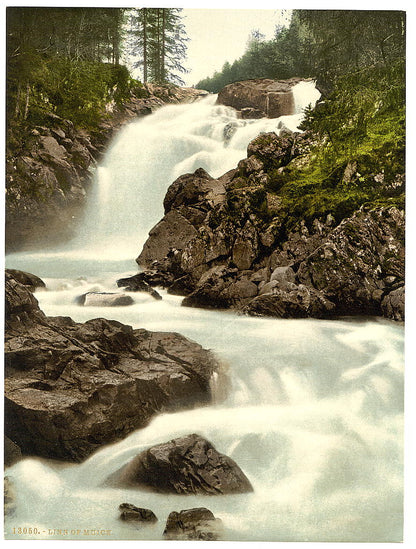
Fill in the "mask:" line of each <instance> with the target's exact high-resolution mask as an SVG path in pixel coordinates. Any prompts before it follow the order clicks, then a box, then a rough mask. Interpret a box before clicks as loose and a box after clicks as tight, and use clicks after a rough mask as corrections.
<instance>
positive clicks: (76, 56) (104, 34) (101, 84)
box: [7, 8, 137, 132]
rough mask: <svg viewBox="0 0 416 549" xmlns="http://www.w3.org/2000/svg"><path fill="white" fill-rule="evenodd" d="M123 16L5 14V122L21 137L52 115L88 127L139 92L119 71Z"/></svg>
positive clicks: (87, 11)
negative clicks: (110, 107)
mask: <svg viewBox="0 0 416 549" xmlns="http://www.w3.org/2000/svg"><path fill="white" fill-rule="evenodd" d="M123 21H124V19H123V10H121V9H119V8H115V9H98V8H8V9H7V119H8V124H9V128H12V129H13V131H14V132H16V131H17V132H22V131H24V129H25V128H31V127H33V126H34V125H39V124H42V123H44V121H45V120H46V119H47V117H48V115H49V114H50V113H53V114H55V115H58V116H61V117H64V118H69V119H70V120H71V121H73V122H74V123H75V124H77V125H79V126H84V127H90V126H93V125H94V124H96V123H97V121H98V120H99V118H100V117H101V116H102V115H103V112H104V107H105V105H106V104H107V103H109V102H110V101H115V102H116V103H117V102H120V101H122V100H123V99H125V98H126V97H128V95H129V93H130V91H131V89H132V87H134V86H137V83H136V82H134V81H133V80H132V79H131V78H130V75H129V72H128V70H127V69H126V68H125V67H123V66H121V65H119V60H120V54H121V40H122V25H123Z"/></svg>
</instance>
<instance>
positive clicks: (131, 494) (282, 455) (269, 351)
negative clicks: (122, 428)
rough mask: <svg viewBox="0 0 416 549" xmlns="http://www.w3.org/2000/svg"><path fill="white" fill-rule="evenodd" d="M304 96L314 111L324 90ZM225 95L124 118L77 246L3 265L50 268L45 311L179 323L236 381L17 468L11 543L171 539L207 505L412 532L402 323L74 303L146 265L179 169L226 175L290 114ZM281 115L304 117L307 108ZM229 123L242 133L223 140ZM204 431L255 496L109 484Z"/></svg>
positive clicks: (266, 530) (271, 525)
mask: <svg viewBox="0 0 416 549" xmlns="http://www.w3.org/2000/svg"><path fill="white" fill-rule="evenodd" d="M308 90H309V91H308ZM300 91H302V94H303V98H304V99H303V101H304V103H303V104H304V106H306V105H307V104H308V101H309V100H312V99H311V96H312V94H313V93H315V92H313V89H312V87H311V86H309V88H308V89H306V88H304V89H303V90H300ZM309 92H310V95H309V96H308V93H309ZM214 101H215V98H214V97H209V98H207V99H205V100H203V101H201V102H200V103H198V104H193V105H181V106H172V107H164V108H162V109H160V111H158V112H157V113H155V114H154V115H151V116H149V117H147V118H145V119H143V120H140V121H137V122H133V123H132V124H130V125H129V126H127V127H126V128H125V129H124V130H123V131H122V132H121V133H120V135H119V136H118V137H117V139H116V141H115V142H114V144H113V145H112V146H111V147H110V149H109V151H108V154H107V155H106V158H105V159H104V162H103V164H102V166H100V167H99V168H98V170H97V174H98V176H99V183H98V184H97V189H96V192H97V194H96V195H95V196H94V197H92V200H91V203H90V206H91V207H90V210H89V211H88V214H87V216H86V219H85V224H84V226H83V227H82V228H81V229H82V230H81V231H80V235H79V237H78V238H77V240H76V241H75V242H73V243H71V244H70V245H68V246H65V247H62V248H60V249H58V250H55V251H50V252H48V253H44V254H40V253H25V254H14V255H11V256H9V257H8V258H7V263H8V266H10V267H14V268H21V269H24V270H27V271H29V272H34V273H35V274H37V275H39V276H42V277H43V278H44V280H45V282H46V284H47V290H46V291H38V292H37V293H36V297H37V298H38V300H39V303H40V306H41V308H42V310H44V312H45V313H46V314H48V315H53V316H55V315H65V316H71V317H72V318H73V319H74V320H76V321H80V322H81V321H85V320H87V319H89V318H95V317H99V316H105V317H107V318H113V319H116V320H119V321H121V322H124V323H126V324H130V325H132V326H134V327H143V328H147V329H150V330H166V331H175V332H180V333H182V334H184V335H186V336H188V337H190V338H192V339H194V340H196V341H198V342H199V343H201V344H202V345H203V346H204V347H206V348H210V349H212V350H213V351H214V352H215V353H216V354H217V355H218V357H219V358H220V359H221V361H222V363H223V364H224V367H225V369H226V373H227V377H228V379H229V383H228V384H227V386H226V387H225V386H224V383H223V382H222V380H221V378H219V379H217V380H215V379H213V387H214V394H215V395H216V399H215V402H214V403H213V404H212V405H211V406H208V407H204V408H198V409H195V410H190V411H185V412H178V413H175V414H163V415H160V416H158V417H156V418H155V419H154V420H153V421H152V422H151V423H150V425H149V426H148V427H146V428H145V429H141V430H138V431H136V432H134V433H132V434H131V435H130V436H129V437H127V438H126V439H125V440H123V441H122V442H119V443H117V444H113V445H110V446H107V447H105V448H103V449H101V450H100V451H98V452H97V453H96V454H94V455H93V456H91V457H90V458H89V459H88V460H86V461H85V462H84V463H83V464H80V465H73V464H71V465H65V466H63V465H58V464H56V462H51V461H48V460H41V459H25V460H23V461H22V462H20V463H18V464H16V465H15V466H14V467H12V468H10V469H8V471H7V474H8V476H9V477H10V478H11V479H12V481H13V483H14V485H15V487H16V492H17V510H16V514H15V515H14V516H13V517H11V518H10V519H8V521H7V523H6V527H5V531H6V535H7V537H9V538H14V537H15V538H19V539H22V537H25V536H24V535H23V536H22V535H21V534H20V535H16V534H13V528H16V527H21V528H24V527H27V528H29V527H31V528H32V529H33V528H35V527H36V528H37V529H38V531H39V532H40V534H37V535H36V536H34V535H30V534H28V535H27V536H26V537H28V538H35V539H42V538H47V539H62V535H60V534H58V533H56V534H54V533H52V534H50V533H49V529H52V530H53V529H61V530H68V535H65V538H71V539H97V538H96V537H94V536H88V535H84V534H83V531H84V529H89V530H91V529H99V530H102V529H108V530H111V534H110V536H108V537H106V538H105V539H142V540H143V539H145V540H147V539H161V537H162V532H163V529H164V525H165V522H166V518H167V516H168V514H169V512H171V511H173V510H176V511H179V510H181V509H187V508H191V507H197V506H206V507H208V508H209V509H211V510H212V511H213V512H214V514H215V515H216V516H218V517H220V518H221V519H222V521H223V523H224V527H225V538H226V539H228V540H247V541H254V540H266V541H373V542H375V541H399V540H401V539H402V490H403V486H402V451H403V448H402V413H403V328H402V327H401V326H400V325H397V324H394V323H392V322H388V321H384V320H381V319H355V320H344V321H342V320H337V321H321V320H280V319H255V318H247V317H242V316H238V315H236V314H234V313H231V312H218V311H205V310H199V309H191V308H183V307H180V302H181V298H179V297H175V296H169V295H168V294H166V292H163V291H162V294H163V300H162V301H154V300H153V299H152V298H151V297H150V296H148V295H147V294H131V295H132V297H133V298H134V300H135V304H134V305H132V306H130V307H124V308H105V309H101V308H98V307H80V306H77V305H76V304H75V303H74V299H75V297H76V296H78V295H80V294H82V293H85V292H86V291H91V290H95V291H118V290H117V288H116V285H115V281H116V279H117V278H120V277H122V276H124V275H125V274H134V272H135V270H136V268H135V265H134V261H133V259H134V257H135V256H136V255H138V253H139V252H140V246H141V243H142V242H143V241H144V239H145V238H146V234H147V232H148V230H149V229H150V228H151V226H152V225H153V224H154V223H155V222H157V221H158V219H159V218H160V217H161V215H162V213H163V212H162V201H163V197H164V194H165V191H166V188H167V186H168V185H169V184H170V183H171V182H172V181H173V180H174V179H175V177H177V176H178V175H180V174H181V173H184V172H190V171H194V170H195V169H197V168H198V167H203V168H205V169H206V170H207V171H208V172H209V173H211V175H214V176H218V175H220V174H222V173H224V172H225V171H227V170H228V169H230V168H232V167H234V166H235V165H236V163H237V162H238V160H240V159H241V158H243V157H245V155H246V153H245V149H246V147H247V144H248V142H249V141H250V140H251V139H252V138H253V137H255V136H256V135H257V134H258V133H259V132H260V131H273V130H274V129H276V128H277V125H278V124H279V122H282V120H260V121H257V120H256V121H241V120H238V119H237V118H236V117H235V114H234V111H232V110H231V109H228V108H225V107H220V106H216V105H215V104H214ZM298 105H299V103H298ZM297 108H298V109H301V108H300V107H299V106H298V107H297ZM282 118H283V122H284V124H285V125H286V126H290V125H291V124H292V125H293V127H295V126H296V125H297V124H298V123H299V120H300V118H301V114H300V113H298V114H295V115H294V116H293V117H282ZM230 123H231V124H232V125H233V126H235V128H236V131H235V133H234V135H233V136H232V137H231V139H230V140H229V142H228V143H224V139H223V136H224V128H225V127H226V126H227V125H228V124H230ZM119 214H120V215H119ZM94 229H95V230H94ZM105 242H107V244H104V243H105ZM225 389H226V393H225ZM193 432H196V433H199V434H201V435H202V436H204V437H206V438H207V439H209V440H210V441H211V442H212V443H213V444H214V446H216V448H217V449H218V450H219V451H221V452H224V453H226V454H227V455H229V456H231V457H232V458H233V459H235V461H237V463H238V464H239V465H240V467H241V468H242V469H243V470H244V472H245V473H246V475H247V476H248V477H249V479H250V481H251V482H252V484H253V487H254V492H253V493H252V494H242V495H238V496H221V497H203V496H166V495H159V494H151V493H149V492H142V491H140V490H136V489H135V490H117V489H113V488H104V487H102V486H101V484H102V482H103V480H104V479H105V478H106V477H107V476H108V475H109V474H111V473H112V472H114V471H115V470H117V469H119V468H120V467H121V466H122V465H123V464H124V463H126V462H127V461H128V460H129V459H131V457H133V456H134V455H136V454H137V453H138V452H139V451H141V450H142V449H144V448H147V447H149V446H150V445H153V444H157V443H159V442H164V441H167V440H170V439H172V438H174V437H177V436H181V435H184V434H188V433H193ZM122 502H130V503H133V504H135V505H137V506H141V507H147V508H150V509H152V510H153V511H154V512H155V513H156V515H157V516H158V518H159V522H158V523H157V524H156V525H154V526H152V527H145V528H142V529H135V528H134V527H132V526H131V525H128V524H126V523H123V522H120V521H119V520H118V518H117V517H118V505H119V504H120V503H122ZM78 530H80V531H81V532H80V533H79V534H78ZM32 531H33V530H32ZM71 531H72V533H71ZM44 532H46V533H44ZM100 539H102V538H100Z"/></svg>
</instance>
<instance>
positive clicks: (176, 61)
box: [128, 8, 188, 86]
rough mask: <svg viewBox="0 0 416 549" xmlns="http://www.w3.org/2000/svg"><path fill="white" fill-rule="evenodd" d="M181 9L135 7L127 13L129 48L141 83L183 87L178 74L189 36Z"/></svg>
mask: <svg viewBox="0 0 416 549" xmlns="http://www.w3.org/2000/svg"><path fill="white" fill-rule="evenodd" d="M181 12H182V9H181V8H140V9H139V8H134V9H132V10H130V14H129V22H130V32H129V40H128V47H129V50H130V54H131V56H132V57H133V58H135V59H136V60H135V62H134V67H135V68H140V69H141V71H142V74H143V82H148V81H150V82H156V83H159V84H165V83H168V82H170V83H173V84H178V85H180V86H182V85H184V82H183V80H182V78H181V77H180V76H179V75H180V74H184V73H186V69H185V68H184V66H183V65H182V61H183V59H184V58H185V57H186V49H187V45H186V44H187V41H188V37H187V35H186V32H185V26H184V24H183V23H182V15H181Z"/></svg>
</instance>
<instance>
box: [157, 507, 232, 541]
mask: <svg viewBox="0 0 416 549" xmlns="http://www.w3.org/2000/svg"><path fill="white" fill-rule="evenodd" d="M222 529H223V526H222V521H221V520H220V519H217V518H215V516H214V514H213V513H212V511H210V510H209V509H207V508H206V507H197V508H195V509H185V510H183V511H179V513H178V512H176V511H172V513H169V516H168V520H167V521H166V527H165V530H164V532H163V537H164V538H165V539H170V540H203V541H217V540H218V539H220V537H221V534H222Z"/></svg>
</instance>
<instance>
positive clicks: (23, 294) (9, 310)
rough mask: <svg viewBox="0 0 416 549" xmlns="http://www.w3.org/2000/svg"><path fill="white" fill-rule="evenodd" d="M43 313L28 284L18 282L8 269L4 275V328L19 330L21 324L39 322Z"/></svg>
mask: <svg viewBox="0 0 416 549" xmlns="http://www.w3.org/2000/svg"><path fill="white" fill-rule="evenodd" d="M44 316H45V315H44V314H43V313H42V311H41V310H40V309H39V306H38V301H37V299H36V298H35V297H34V295H33V294H32V292H30V291H29V289H28V286H24V285H23V284H21V283H20V282H18V281H17V280H16V279H15V278H14V276H12V275H11V274H10V273H9V272H8V271H6V275H5V325H6V329H9V330H13V329H17V330H20V329H21V326H22V324H24V323H25V324H28V325H30V324H31V323H33V322H41V321H42V320H43V318H44Z"/></svg>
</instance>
